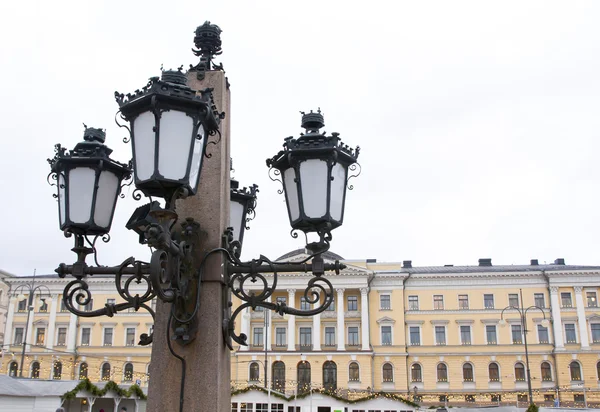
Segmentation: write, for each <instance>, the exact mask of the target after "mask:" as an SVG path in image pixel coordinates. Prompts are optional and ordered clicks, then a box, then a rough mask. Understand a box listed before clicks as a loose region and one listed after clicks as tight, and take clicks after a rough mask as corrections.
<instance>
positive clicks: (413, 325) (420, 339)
mask: <svg viewBox="0 0 600 412" xmlns="http://www.w3.org/2000/svg"><path fill="white" fill-rule="evenodd" d="M406 327H407V328H408V330H407V331H406V332H407V336H408V346H417V345H415V344H414V343H413V342H412V336H411V335H410V328H419V345H418V346H423V328H422V325H421V324H416V323H407V324H406Z"/></svg>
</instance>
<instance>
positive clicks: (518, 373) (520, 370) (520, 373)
mask: <svg viewBox="0 0 600 412" xmlns="http://www.w3.org/2000/svg"><path fill="white" fill-rule="evenodd" d="M515 380H517V381H524V380H525V367H524V366H523V364H522V363H517V364H516V365H515Z"/></svg>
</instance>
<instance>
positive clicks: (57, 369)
mask: <svg viewBox="0 0 600 412" xmlns="http://www.w3.org/2000/svg"><path fill="white" fill-rule="evenodd" d="M61 377H62V362H58V361H56V362H54V368H52V379H57V380H58V379H60V378H61Z"/></svg>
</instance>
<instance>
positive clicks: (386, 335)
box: [381, 326, 392, 345]
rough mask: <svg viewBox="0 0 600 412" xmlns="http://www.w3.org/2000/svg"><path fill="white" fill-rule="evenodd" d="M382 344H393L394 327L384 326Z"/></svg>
mask: <svg viewBox="0 0 600 412" xmlns="http://www.w3.org/2000/svg"><path fill="white" fill-rule="evenodd" d="M381 344H382V345H391V344H392V327H391V326H382V327H381Z"/></svg>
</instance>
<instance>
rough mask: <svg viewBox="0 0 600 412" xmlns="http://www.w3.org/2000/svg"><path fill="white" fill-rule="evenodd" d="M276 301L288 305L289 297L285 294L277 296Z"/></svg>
mask: <svg viewBox="0 0 600 412" xmlns="http://www.w3.org/2000/svg"><path fill="white" fill-rule="evenodd" d="M275 302H277V303H279V304H280V305H282V306H283V305H287V298H286V297H285V296H277V297H276V298H275Z"/></svg>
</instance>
